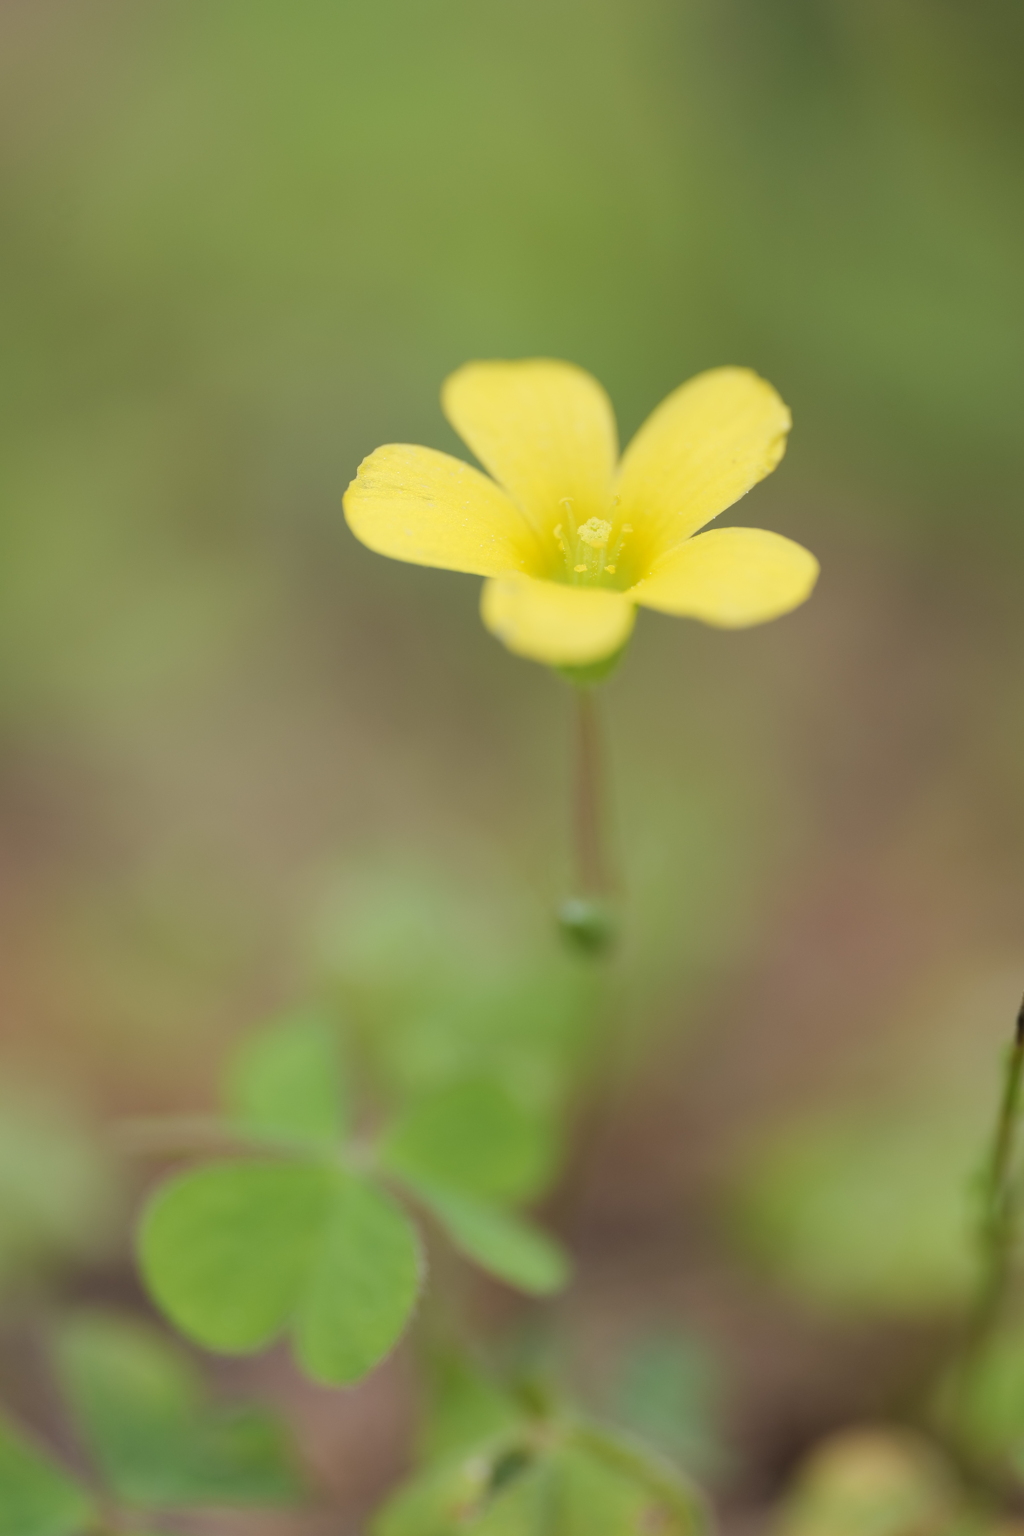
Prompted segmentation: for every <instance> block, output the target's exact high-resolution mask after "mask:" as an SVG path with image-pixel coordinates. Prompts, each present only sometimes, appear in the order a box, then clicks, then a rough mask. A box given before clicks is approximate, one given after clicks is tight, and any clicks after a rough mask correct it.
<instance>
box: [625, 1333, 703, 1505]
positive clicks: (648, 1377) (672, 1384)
mask: <svg viewBox="0 0 1024 1536" xmlns="http://www.w3.org/2000/svg"><path fill="white" fill-rule="evenodd" d="M717 1398H718V1371H717V1369H716V1362H715V1360H714V1358H713V1357H712V1356H711V1354H710V1352H709V1350H708V1349H707V1347H706V1346H705V1344H704V1343H703V1341H702V1340H701V1339H699V1338H697V1337H695V1336H694V1335H692V1334H689V1333H683V1332H681V1331H675V1330H673V1331H664V1332H662V1331H659V1332H656V1333H651V1334H647V1335H646V1336H645V1337H643V1338H641V1339H639V1340H638V1341H637V1342H636V1343H635V1344H634V1346H633V1347H632V1348H631V1349H630V1350H629V1352H628V1353H627V1355H626V1357H625V1359H624V1361H623V1363H622V1367H621V1371H620V1375H619V1380H618V1382H617V1385H616V1391H615V1394H614V1397H613V1399H612V1402H611V1404H610V1411H611V1415H612V1417H613V1418H614V1419H615V1420H617V1421H618V1422H620V1423H622V1424H624V1425H626V1426H627V1428H629V1429H631V1430H633V1431H634V1432H635V1433H636V1434H638V1435H639V1436H640V1437H641V1439H643V1440H646V1441H648V1442H649V1443H650V1444H652V1445H654V1446H656V1447H657V1448H658V1449H659V1450H660V1451H662V1452H663V1453H664V1454H665V1455H667V1456H671V1457H672V1458H673V1459H674V1460H675V1461H676V1462H678V1463H679V1465H680V1466H684V1467H686V1469H687V1470H688V1471H689V1472H692V1473H696V1474H698V1475H701V1474H706V1473H709V1472H714V1471H719V1470H721V1468H722V1465H723V1462H724V1459H725V1458H724V1452H723V1450H722V1447H721V1443H720V1440H719V1435H718V1432H717V1426H716V1419H717V1413H716V1408H717Z"/></svg>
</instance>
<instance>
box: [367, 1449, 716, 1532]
mask: <svg viewBox="0 0 1024 1536" xmlns="http://www.w3.org/2000/svg"><path fill="white" fill-rule="evenodd" d="M536 1429H537V1426H536V1425H534V1426H532V1427H529V1426H526V1425H524V1426H522V1427H521V1429H520V1430H519V1432H518V1433H515V1434H512V1435H507V1436H504V1437H499V1438H497V1439H495V1440H492V1441H490V1442H483V1443H482V1444H478V1445H477V1446H475V1447H474V1448H472V1449H470V1450H468V1451H464V1452H463V1453H462V1454H461V1455H459V1456H457V1457H454V1458H452V1459H450V1460H449V1461H447V1462H444V1463H442V1464H440V1465H436V1466H433V1467H431V1468H429V1469H428V1470H427V1471H426V1472H425V1473H420V1474H419V1475H418V1476H416V1477H414V1478H412V1479H411V1480H410V1481H409V1482H408V1483H407V1484H406V1485H405V1487H403V1488H401V1489H399V1491H398V1493H397V1494H395V1495H394V1496H393V1497H392V1499H391V1500H390V1501H389V1502H388V1503H387V1504H386V1505H385V1507H384V1509H383V1510H382V1511H381V1512H380V1514H379V1515H378V1517H377V1520H376V1523H375V1525H374V1536H638V1533H642V1532H645V1531H657V1532H659V1533H664V1536H697V1532H699V1530H700V1529H701V1526H702V1523H703V1511H702V1508H701V1505H700V1503H699V1501H698V1500H697V1499H696V1498H695V1497H694V1496H693V1495H692V1493H691V1492H690V1490H688V1489H687V1488H686V1487H685V1486H684V1485H683V1484H682V1482H681V1481H679V1480H677V1479H675V1478H674V1477H673V1476H672V1475H671V1473H668V1472H665V1471H663V1470H660V1469H658V1470H656V1469H655V1468H654V1464H653V1463H651V1462H648V1461H647V1459H646V1458H644V1457H643V1455H642V1454H638V1453H637V1452H636V1451H633V1450H628V1451H627V1450H626V1449H625V1448H624V1447H617V1446H614V1443H613V1442H612V1441H610V1440H607V1439H603V1440H602V1441H601V1443H600V1447H599V1448H598V1449H594V1448H592V1447H591V1446H589V1445H586V1444H582V1443H577V1431H576V1429H575V1428H573V1427H572V1426H571V1425H560V1424H557V1423H551V1424H550V1425H548V1426H547V1427H546V1433H545V1434H543V1435H541V1436H538V1435H537V1433H536ZM608 1446H612V1447H613V1449H612V1450H608ZM615 1450H617V1451H618V1453H619V1454H618V1455H617V1456H616V1455H615V1454H613V1452H614V1451H615Z"/></svg>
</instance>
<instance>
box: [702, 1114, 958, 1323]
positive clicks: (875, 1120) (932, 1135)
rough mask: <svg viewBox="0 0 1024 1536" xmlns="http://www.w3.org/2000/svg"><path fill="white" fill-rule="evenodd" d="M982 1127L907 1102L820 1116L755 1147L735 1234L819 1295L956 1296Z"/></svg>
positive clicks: (922, 1299)
mask: <svg viewBox="0 0 1024 1536" xmlns="http://www.w3.org/2000/svg"><path fill="white" fill-rule="evenodd" d="M983 1134H984V1132H983V1129H982V1128H981V1127H978V1128H975V1127H973V1126H971V1125H970V1124H968V1125H967V1126H966V1129H965V1127H964V1126H963V1125H959V1124H955V1123H954V1124H949V1123H946V1122H945V1121H944V1120H943V1118H942V1117H941V1116H939V1115H938V1114H937V1115H936V1116H935V1117H934V1118H931V1119H929V1117H928V1116H927V1115H921V1114H915V1113H913V1112H912V1111H910V1110H908V1109H906V1108H900V1107H897V1108H894V1109H892V1110H889V1109H886V1111H884V1112H882V1111H875V1110H874V1109H873V1108H872V1107H870V1106H869V1107H866V1108H864V1109H861V1108H859V1107H856V1108H852V1109H848V1110H836V1111H834V1112H833V1113H831V1114H829V1115H827V1116H825V1115H821V1116H819V1115H815V1116H813V1117H809V1118H808V1119H807V1120H806V1121H804V1122H803V1123H802V1124H797V1125H790V1126H787V1128H786V1129H785V1130H784V1131H783V1132H782V1133H779V1134H776V1135H775V1136H773V1137H772V1138H770V1139H768V1140H764V1141H761V1142H759V1143H758V1144H757V1145H756V1146H753V1147H752V1148H751V1150H750V1153H749V1155H748V1157H747V1159H746V1161H745V1166H744V1169H743V1171H742V1174H741V1178H740V1181H739V1182H738V1186H737V1188H736V1190H735V1197H734V1201H733V1205H732V1217H733V1221H734V1228H735V1231H736V1234H737V1236H738V1238H739V1239H740V1241H741V1243H742V1244H743V1246H744V1247H745V1248H746V1249H747V1250H748V1251H749V1252H750V1253H751V1254H752V1256H753V1257H754V1258H756V1259H757V1260H759V1261H760V1262H761V1264H762V1265H763V1266H764V1267H765V1268H766V1269H767V1270H769V1271H770V1272H772V1273H773V1274H776V1275H778V1277H779V1278H780V1279H782V1280H784V1281H785V1282H787V1284H788V1285H789V1286H791V1287H792V1289H793V1290H795V1291H796V1292H797V1293H798V1294H800V1295H802V1296H805V1297H807V1298H808V1299H809V1300H811V1301H813V1302H814V1303H816V1304H818V1305H822V1304H824V1305H828V1306H831V1307H833V1308H836V1309H839V1310H858V1311H866V1310H871V1311H881V1312H891V1313H896V1314H900V1313H908V1314H910V1313H919V1312H920V1311H921V1310H931V1311H938V1310H941V1309H944V1308H948V1307H949V1306H951V1305H955V1304H956V1303H957V1302H959V1301H960V1300H961V1299H962V1298H963V1297H964V1295H965V1294H966V1293H967V1292H968V1290H969V1287H970V1285H971V1284H972V1283H973V1278H974V1260H973V1248H972V1242H971V1219H972V1212H971V1207H970V1202H969V1200H968V1198H967V1194H968V1187H969V1181H970V1176H971V1172H972V1170H973V1168H974V1167H975V1166H976V1164H977V1160H978V1148H979V1147H980V1146H981V1145H982V1144H983Z"/></svg>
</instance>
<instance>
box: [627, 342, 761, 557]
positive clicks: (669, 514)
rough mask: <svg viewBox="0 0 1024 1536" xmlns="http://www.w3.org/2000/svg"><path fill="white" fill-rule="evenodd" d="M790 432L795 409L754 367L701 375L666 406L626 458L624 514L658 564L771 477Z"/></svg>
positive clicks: (675, 393)
mask: <svg viewBox="0 0 1024 1536" xmlns="http://www.w3.org/2000/svg"><path fill="white" fill-rule="evenodd" d="M789 428H790V414H789V411H788V409H787V408H786V406H785V405H783V403H782V401H781V400H780V399H779V397H778V395H777V394H776V393H775V391H774V389H773V388H772V386H771V385H770V384H767V383H766V382H765V380H764V379H761V378H758V376H757V374H756V373H752V372H751V371H750V369H749V368H714V369H712V370H711V372H710V373H699V374H698V375H697V377H696V378H695V379H690V380H689V382H688V383H686V384H683V385H681V386H680V387H679V389H677V390H674V391H673V393H672V394H671V395H669V397H668V399H667V400H663V401H662V403H661V405H659V406H658V408H657V410H656V411H654V412H653V413H652V415H650V416H649V417H648V418H647V420H646V421H645V422H644V424H643V426H642V427H641V428H640V430H639V432H638V433H637V434H636V437H634V439H633V441H632V442H631V443H630V445H629V447H628V448H627V449H626V451H625V453H624V454H623V456H622V465H621V468H620V470H619V480H618V485H617V487H616V490H617V493H618V496H619V507H618V509H617V515H618V516H619V517H620V518H623V519H625V520H626V521H627V522H632V523H633V524H634V525H635V527H636V529H637V536H638V538H642V539H643V541H644V544H645V546H646V549H647V552H648V553H649V555H650V558H651V559H652V560H653V559H655V558H657V556H658V555H659V554H663V553H665V552H666V551H667V550H669V549H673V548H674V547H675V546H676V545H677V544H679V543H681V541H682V540H683V539H688V538H689V537H690V535H691V534H692V533H696V531H697V529H698V528H702V527H703V526H704V524H705V523H707V522H710V520H711V519H712V518H713V517H717V516H718V514H719V513H720V512H724V511H725V509H726V507H731V506H732V504H733V502H734V501H738V500H739V498H740V497H741V496H744V495H746V493H747V491H749V490H750V488H751V486H753V485H756V484H757V482H758V481H759V480H763V479H764V477H765V475H769V474H771V472H772V470H773V469H774V468H775V466H776V464H777V463H778V462H779V460H780V459H781V458H782V455H783V453H784V452H785V449H786V433H787V432H788V431H789Z"/></svg>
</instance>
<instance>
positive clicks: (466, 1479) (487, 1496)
mask: <svg viewBox="0 0 1024 1536" xmlns="http://www.w3.org/2000/svg"><path fill="white" fill-rule="evenodd" d="M539 1465H540V1464H539V1462H538V1458H537V1456H536V1454H535V1453H534V1452H533V1451H531V1450H530V1449H528V1448H527V1447H526V1445H525V1444H524V1443H523V1440H522V1437H521V1436H512V1437H505V1438H499V1439H497V1440H492V1441H490V1442H484V1443H478V1444H477V1445H476V1446H474V1447H473V1448H472V1450H471V1451H470V1452H469V1453H468V1454H463V1455H461V1456H457V1457H454V1458H452V1459H450V1460H448V1461H445V1462H442V1463H441V1464H440V1465H438V1466H434V1467H431V1468H429V1469H428V1470H427V1471H426V1472H421V1473H419V1474H418V1475H416V1476H414V1477H412V1478H410V1479H409V1481H408V1482H407V1483H405V1484H404V1486H403V1487H401V1488H399V1490H398V1491H397V1493H395V1494H394V1495H393V1496H392V1497H391V1498H390V1499H389V1500H388V1502H387V1503H386V1504H385V1505H384V1507H383V1509H381V1510H380V1512H379V1513H378V1515H377V1517H376V1520H375V1521H374V1525H373V1536H461V1533H463V1532H465V1533H470V1532H471V1533H473V1536H477V1533H478V1532H480V1531H486V1532H487V1533H488V1536H498V1533H499V1532H500V1533H501V1536H505V1533H506V1532H507V1533H508V1536H526V1533H530V1532H532V1531H534V1530H538V1529H539V1528H538V1526H537V1515H538V1513H539V1511H538V1509H537V1499H538V1493H539V1486H538V1477H537V1473H538V1470H539Z"/></svg>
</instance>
